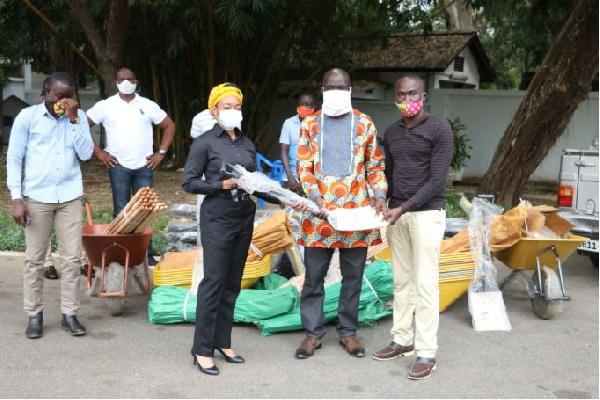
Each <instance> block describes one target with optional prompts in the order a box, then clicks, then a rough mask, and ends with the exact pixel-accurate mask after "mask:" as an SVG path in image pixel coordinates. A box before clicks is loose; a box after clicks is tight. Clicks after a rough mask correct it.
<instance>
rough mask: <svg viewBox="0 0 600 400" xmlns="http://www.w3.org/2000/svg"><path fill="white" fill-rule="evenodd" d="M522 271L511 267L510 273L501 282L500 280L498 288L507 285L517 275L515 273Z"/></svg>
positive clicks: (501, 288) (518, 273)
mask: <svg viewBox="0 0 600 400" xmlns="http://www.w3.org/2000/svg"><path fill="white" fill-rule="evenodd" d="M521 272H522V271H520V270H517V269H513V270H512V272H511V273H510V275H508V276H507V277H506V278H504V280H503V281H502V282H500V285H499V286H498V287H499V288H500V290H504V287H505V286H506V285H508V284H509V283H510V282H512V280H513V279H515V278H516V277H517V275H520V273H521Z"/></svg>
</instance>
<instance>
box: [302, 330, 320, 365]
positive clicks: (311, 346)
mask: <svg viewBox="0 0 600 400" xmlns="http://www.w3.org/2000/svg"><path fill="white" fill-rule="evenodd" d="M320 348H321V341H320V340H319V339H317V338H315V337H312V336H307V337H305V338H304V340H303V341H302V343H300V347H298V348H297V349H296V358H299V359H301V360H304V359H306V358H308V357H312V356H313V354H315V350H316V349H320Z"/></svg>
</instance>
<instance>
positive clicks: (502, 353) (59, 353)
mask: <svg viewBox="0 0 600 400" xmlns="http://www.w3.org/2000/svg"><path fill="white" fill-rule="evenodd" d="M22 260H23V258H22V256H14V255H13V256H11V255H8V256H7V255H4V256H1V257H0V273H1V274H0V299H1V303H0V304H1V305H0V321H2V323H1V324H0V349H1V350H0V351H1V356H0V377H1V379H0V397H9V398H13V397H14V398H39V397H43V398H65V397H67V398H76V397H87V398H89V397H93V398H140V397H142V398H224V397H226V398H248V397H250V398H255V397H257V398H598V270H597V269H594V268H593V267H592V265H591V263H590V262H589V260H588V259H587V258H584V257H580V256H576V255H573V256H572V257H571V258H570V259H569V260H568V261H567V263H566V264H565V271H566V283H567V285H568V286H567V290H568V292H569V294H571V295H572V298H573V299H572V301H571V302H570V303H567V304H566V308H565V312H564V313H563V314H561V315H559V317H558V318H557V319H555V320H551V321H542V320H540V319H538V318H537V317H535V316H534V315H533V313H532V312H531V307H530V305H529V300H528V298H527V297H526V293H525V291H524V289H523V287H524V286H523V285H522V282H520V281H518V282H514V283H512V284H511V285H510V287H509V288H507V290H506V292H505V295H504V298H505V302H506V306H507V309H508V314H509V318H510V320H511V323H512V327H513V329H512V331H511V332H490V333H477V332H474V331H473V330H472V328H471V321H470V316H469V313H468V310H467V299H466V296H464V297H463V298H461V299H460V300H459V301H457V302H456V303H455V304H454V305H452V306H451V307H450V308H449V309H448V310H447V311H446V312H445V313H443V314H442V315H441V318H440V332H439V343H440V350H439V352H438V368H437V370H436V371H435V372H434V375H433V377H432V378H431V379H429V380H425V381H410V380H408V379H407V378H406V374H407V369H408V367H409V363H410V362H411V361H412V359H413V358H412V357H411V358H410V359H396V360H393V361H387V362H377V361H374V360H373V359H371V358H370V357H365V358H364V359H356V358H352V357H350V356H349V355H347V354H346V353H345V352H343V350H342V349H341V348H340V346H339V345H338V344H337V340H336V338H335V329H334V327H333V326H332V325H330V326H328V331H329V334H328V335H327V336H326V337H325V339H324V344H323V349H322V350H319V351H317V354H316V355H315V357H313V358H311V359H308V360H303V361H301V360H296V359H294V357H293V352H294V349H295V347H296V345H297V344H299V342H300V341H301V340H302V337H303V335H302V333H301V332H294V333H284V334H276V335H273V336H270V337H263V336H261V334H260V331H259V330H258V329H257V328H255V327H253V326H248V325H237V326H236V327H235V328H234V332H233V343H234V344H235V348H236V350H238V351H239V353H240V354H242V355H244V356H245V357H246V359H247V363H246V364H243V365H229V364H226V363H224V362H223V360H222V359H220V358H219V357H217V358H216V360H217V362H218V364H219V367H220V368H221V375H220V376H218V377H209V376H206V375H204V374H202V373H200V372H199V371H198V370H197V369H195V367H194V366H192V362H191V361H192V360H191V356H190V353H189V349H190V343H191V338H192V334H193V326H192V325H191V324H179V325H171V326H160V325H151V324H149V323H148V320H147V310H146V303H147V300H148V299H147V297H145V296H139V295H134V296H131V297H128V298H127V311H126V313H125V314H124V315H123V316H121V317H110V316H109V314H108V309H107V307H106V305H105V304H104V303H103V302H102V300H101V299H98V298H85V299H84V300H83V302H82V303H83V304H82V308H81V312H80V315H81V318H80V319H81V321H82V322H83V323H84V324H85V325H86V326H87V328H88V332H89V333H88V335H87V336H84V337H79V338H73V337H71V336H69V335H68V334H67V333H66V332H64V331H62V330H61V329H60V322H59V317H60V311H59V307H58V283H57V282H56V281H46V282H45V283H46V309H45V315H44V319H45V327H44V337H43V338H41V339H38V340H29V339H27V338H25V335H24V331H25V327H26V320H27V318H26V316H25V314H24V313H23V312H22V278H21V265H22ZM509 271H510V270H508V269H507V268H503V269H501V270H500V271H499V275H500V276H501V277H502V276H505V275H506V274H507V273H508V272H509ZM82 287H83V280H82ZM390 327H391V320H390V319H386V320H382V321H380V322H379V323H378V324H377V325H376V326H375V327H371V328H365V329H362V330H361V331H360V334H359V338H360V339H361V340H362V341H363V343H364V344H365V345H366V347H367V351H368V353H369V356H370V354H371V353H372V352H373V351H376V350H378V349H379V348H380V347H381V346H382V345H384V344H386V343H387V342H388V341H389V340H390V336H389V330H390Z"/></svg>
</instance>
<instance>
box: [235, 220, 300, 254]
mask: <svg viewBox="0 0 600 400" xmlns="http://www.w3.org/2000/svg"><path fill="white" fill-rule="evenodd" d="M292 244H293V238H292V227H291V226H290V224H288V218H287V214H286V212H285V211H283V210H280V211H277V212H276V213H274V214H273V215H271V216H269V217H268V218H266V219H264V220H262V221H260V222H259V223H258V224H257V225H255V227H254V232H253V233H252V242H251V244H250V249H249V250H248V258H247V259H246V260H247V261H257V260H262V258H263V257H264V256H265V255H266V254H273V253H281V252H283V251H285V250H286V249H289V248H290V247H292Z"/></svg>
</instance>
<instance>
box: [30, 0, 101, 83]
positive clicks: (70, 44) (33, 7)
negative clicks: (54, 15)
mask: <svg viewBox="0 0 600 400" xmlns="http://www.w3.org/2000/svg"><path fill="white" fill-rule="evenodd" d="M22 1H23V3H25V5H26V6H27V7H28V8H29V9H30V10H31V11H33V13H34V14H35V15H37V16H38V17H40V19H41V20H42V21H43V22H44V23H45V24H46V25H47V26H48V27H49V28H50V29H51V30H52V32H54V33H55V34H56V35H59V36H62V37H63V38H64V39H65V40H66V41H67V42H68V43H69V46H71V49H73V51H74V52H75V53H77V55H78V56H79V57H81V59H82V60H83V61H84V62H85V63H86V64H87V65H88V66H89V67H90V68H91V69H92V71H94V73H95V74H96V75H98V76H102V75H101V74H100V71H99V70H98V68H97V67H96V64H94V63H93V62H92V61H91V60H90V59H89V58H88V57H87V56H86V55H85V54H84V53H83V52H82V51H81V50H80V49H79V47H77V45H76V44H75V43H73V42H71V41H70V40H69V39H68V38H67V37H65V36H64V35H62V34H61V33H60V32H58V30H57V29H56V25H54V23H52V21H50V19H48V17H46V15H44V13H43V12H42V11H40V10H39V9H38V8H37V7H36V6H34V5H33V4H32V3H31V1H29V0H22Z"/></svg>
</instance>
